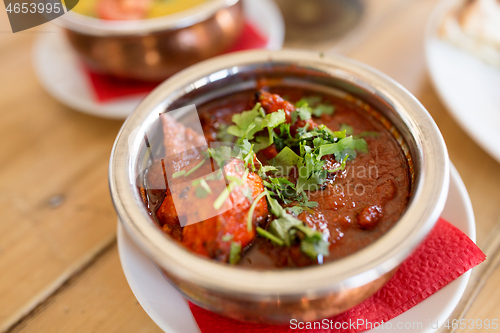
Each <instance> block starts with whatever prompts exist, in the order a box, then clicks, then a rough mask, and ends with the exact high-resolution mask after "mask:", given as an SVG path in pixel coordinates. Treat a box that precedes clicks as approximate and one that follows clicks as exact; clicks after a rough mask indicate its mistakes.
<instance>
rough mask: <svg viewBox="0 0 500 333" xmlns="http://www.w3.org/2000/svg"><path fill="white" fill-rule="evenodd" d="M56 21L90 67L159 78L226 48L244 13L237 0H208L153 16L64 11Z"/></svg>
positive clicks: (147, 78) (132, 76)
mask: <svg viewBox="0 0 500 333" xmlns="http://www.w3.org/2000/svg"><path fill="white" fill-rule="evenodd" d="M56 22H57V23H59V24H60V25H61V26H63V28H64V30H65V32H66V36H67V38H68V40H69V42H70V44H71V46H72V47H73V48H74V49H75V50H76V52H77V53H78V54H79V56H80V57H81V58H82V59H83V61H84V62H85V63H86V64H87V66H89V67H90V68H91V69H92V70H94V71H97V72H100V73H105V74H111V75H114V76H116V77H120V78H128V79H137V80H145V81H163V80H165V79H166V78H168V77H169V76H171V75H172V74H175V73H177V72H178V71H180V70H182V69H184V68H186V67H188V66H190V65H192V64H195V63H197V62H200V61H202V60H205V59H208V58H211V57H213V56H216V55H219V54H221V53H223V52H224V51H227V50H228V49H229V48H230V47H231V46H232V45H233V43H234V42H235V41H236V39H237V38H238V37H239V36H240V33H241V31H242V28H243V24H244V16H243V6H242V2H241V1H240V0H208V1H206V2H205V3H202V4H200V5H198V6H195V7H193V8H191V9H188V10H185V11H182V12H179V13H176V14H172V15H168V16H164V17H159V18H152V19H145V20H137V21H106V20H101V19H96V18H92V17H87V16H83V15H80V14H78V13H75V12H69V13H67V14H66V15H63V16H61V17H60V18H59V19H58V20H57V21H56Z"/></svg>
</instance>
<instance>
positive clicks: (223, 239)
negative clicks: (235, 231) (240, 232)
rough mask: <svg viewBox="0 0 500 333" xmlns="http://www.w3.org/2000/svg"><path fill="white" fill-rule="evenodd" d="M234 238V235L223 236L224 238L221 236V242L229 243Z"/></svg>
mask: <svg viewBox="0 0 500 333" xmlns="http://www.w3.org/2000/svg"><path fill="white" fill-rule="evenodd" d="M233 238H234V235H231V234H225V235H224V236H222V238H221V239H222V241H223V242H229V241H230V240H232V239H233Z"/></svg>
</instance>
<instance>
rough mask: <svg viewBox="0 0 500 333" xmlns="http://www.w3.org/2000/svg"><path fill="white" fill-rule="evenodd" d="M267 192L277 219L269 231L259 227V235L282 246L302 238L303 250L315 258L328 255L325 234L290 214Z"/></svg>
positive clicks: (301, 245)
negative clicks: (297, 231)
mask: <svg viewBox="0 0 500 333" xmlns="http://www.w3.org/2000/svg"><path fill="white" fill-rule="evenodd" d="M267 194H268V195H267V202H268V205H269V208H270V211H271V213H272V214H273V215H274V216H276V219H274V220H272V221H271V224H270V225H269V228H268V230H267V231H266V230H264V229H262V228H257V232H258V233H259V235H261V236H263V237H266V238H268V239H270V240H271V241H273V242H274V243H276V244H278V245H280V246H283V245H286V246H290V245H292V244H293V243H294V242H296V241H299V240H300V248H301V250H302V252H304V253H305V254H306V255H308V256H309V257H311V258H313V259H316V258H317V257H318V255H324V256H328V254H329V252H328V247H329V243H328V242H327V241H326V240H324V239H323V235H322V234H321V233H320V232H319V231H315V230H313V229H311V228H310V227H309V226H307V225H306V224H304V222H302V221H301V220H299V219H297V218H296V217H294V216H293V215H290V214H288V213H287V212H286V210H285V209H284V208H283V207H281V205H280V204H279V203H278V201H277V200H276V199H273V198H272V197H271V195H270V194H269V193H267ZM296 230H299V231H301V232H302V233H303V234H304V236H305V237H304V238H303V239H300V238H298V237H297V233H296Z"/></svg>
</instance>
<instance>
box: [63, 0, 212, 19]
mask: <svg viewBox="0 0 500 333" xmlns="http://www.w3.org/2000/svg"><path fill="white" fill-rule="evenodd" d="M205 1H207V0H85V1H80V2H79V3H78V5H76V6H75V8H74V9H73V11H75V12H76V13H78V14H82V15H85V16H90V17H94V18H99V19H103V20H118V21H121V20H141V19H148V18H155V17H161V16H166V15H171V14H175V13H178V12H181V11H184V10H187V9H190V8H192V7H194V6H197V5H199V4H201V3H203V2H205Z"/></svg>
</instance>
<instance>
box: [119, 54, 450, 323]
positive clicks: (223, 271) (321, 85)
mask: <svg viewBox="0 0 500 333" xmlns="http://www.w3.org/2000/svg"><path fill="white" fill-rule="evenodd" d="M262 79H265V80H267V81H266V82H269V84H277V85H283V86H291V87H302V88H307V89H308V90H311V91H317V92H321V93H325V94H335V95H337V96H350V97H352V98H356V100H357V101H359V102H360V103H366V104H367V105H370V106H372V107H373V109H374V110H377V111H378V113H379V116H380V117H383V118H381V119H384V121H383V123H384V125H386V126H389V127H390V128H391V133H393V135H394V136H395V138H396V139H397V140H398V142H399V143H400V145H401V147H402V149H403V150H404V152H405V153H406V155H407V158H408V156H411V161H412V164H411V165H410V169H411V170H410V172H411V175H412V177H411V178H412V193H411V197H410V201H409V204H408V207H407V208H406V211H405V212H404V214H403V215H402V217H401V218H400V220H399V221H398V222H397V223H396V225H395V226H394V227H393V228H392V229H390V230H389V231H388V232H387V233H386V234H385V235H383V236H382V237H381V238H380V239H378V240H376V241H375V242H373V243H372V244H370V245H368V246H367V247H365V248H364V249H362V250H360V251H358V252H356V253H354V254H351V255H349V256H347V257H344V258H341V259H339V260H335V261H333V262H330V263H328V264H325V265H320V266H312V267H306V268H301V269H281V270H279V269H276V270H255V269H249V268H244V267H238V266H230V265H226V264H222V263H218V262H215V261H213V260H209V259H207V258H204V257H200V256H197V255H195V254H193V253H192V252H190V251H188V250H187V249H186V248H184V247H183V246H181V245H179V244H178V243H177V242H176V241H175V240H173V239H172V238H171V237H169V236H168V235H166V234H165V233H163V232H162V231H161V228H160V227H158V226H157V225H156V224H155V223H153V221H152V219H151V217H150V216H149V215H148V212H147V210H146V207H145V206H144V204H143V202H142V199H141V197H140V195H139V191H138V189H137V185H136V180H137V177H138V175H140V174H141V172H142V171H143V170H145V168H147V167H148V165H149V164H150V160H149V158H148V156H150V151H151V149H152V147H153V148H154V147H155V141H153V140H152V139H154V140H156V141H158V142H160V143H159V144H160V145H161V144H162V143H161V142H162V140H161V139H162V138H156V139H155V138H154V137H152V136H148V139H149V141H148V142H149V143H148V144H147V145H146V144H145V140H144V138H145V133H146V132H147V131H148V133H151V132H149V131H150V129H151V128H152V127H153V126H157V125H158V119H159V117H158V114H159V113H162V112H165V110H167V111H168V110H175V109H178V108H180V107H183V106H186V105H191V104H195V105H201V104H203V103H205V102H207V101H210V100H213V99H215V98H218V97H221V96H228V95H231V94H234V93H237V92H239V91H244V90H247V89H256V87H257V86H258V82H260V80H262ZM360 105H363V104H360ZM179 117H181V116H179ZM381 121H382V120H381ZM187 123H189V122H187ZM156 146H158V145H156ZM153 150H154V149H153ZM109 183H110V190H111V196H112V199H113V202H114V205H115V208H116V210H117V212H118V216H119V218H120V221H121V223H122V224H123V226H124V230H125V231H126V232H127V233H128V235H130V236H131V239H133V240H134V241H135V242H136V243H137V244H138V245H139V246H140V247H141V248H142V249H143V250H144V251H145V253H147V254H148V255H149V256H150V257H151V259H152V260H153V261H154V262H155V263H156V264H157V265H158V266H159V267H160V268H161V269H162V271H163V272H164V273H165V276H166V277H167V279H168V280H169V282H170V283H171V284H172V285H173V286H175V287H176V288H177V289H178V290H179V291H180V292H181V293H182V294H183V295H184V296H186V297H187V298H188V299H189V300H191V301H192V302H194V303H196V304H197V305H199V306H201V307H203V308H205V309H208V310H211V311H214V312H216V313H220V314H222V315H225V316H228V317H231V318H235V319H239V320H245V321H252V322H262V323H273V324H286V323H289V321H290V319H292V318H293V319H297V320H299V321H313V320H317V319H322V318H326V317H330V316H332V315H335V314H338V313H341V312H343V311H345V310H347V309H349V308H351V307H353V306H355V305H357V304H359V303H360V302H362V301H363V300H365V299H366V298H368V297H369V296H371V295H373V294H374V293H375V292H376V291H377V290H379V289H380V288H381V287H382V286H383V285H384V283H385V282H387V281H388V280H389V279H390V278H391V277H392V275H393V274H394V272H395V271H396V269H397V268H398V267H399V265H400V264H401V263H402V262H403V261H404V260H405V259H406V258H407V257H408V256H409V255H410V254H411V252H412V251H413V250H414V249H415V248H416V246H418V245H419V244H420V243H421V241H422V240H423V239H424V237H425V236H426V235H427V234H428V233H429V231H430V230H431V229H432V227H433V226H434V224H435V223H436V221H437V220H438V218H439V216H440V215H441V212H442V210H443V208H444V204H445V202H446V198H447V194H448V186H449V159H448V154H447V150H446V146H445V144H444V140H443V138H442V136H441V134H440V132H439V129H438V127H437V126H436V124H435V123H434V121H433V120H432V118H431V116H430V115H429V114H428V112H427V111H426V110H425V108H424V107H423V106H422V105H421V104H420V103H419V102H418V101H417V100H416V99H415V98H414V97H413V96H412V95H411V94H410V93H409V92H408V91H407V90H405V89H404V88H403V87H401V86H400V85H399V84H397V83H396V82H394V81H393V80H391V79H390V78H388V77H387V76H385V75H384V74H382V73H380V72H378V71H376V70H374V69H372V68H370V67H368V66H365V65H363V64H361V63H358V62H355V61H352V60H349V59H346V58H342V57H325V56H323V55H321V54H315V53H309V52H303V51H291V50H282V51H264V50H261V51H246V52H238V53H232V54H228V55H224V56H220V57H216V58H214V59H210V60H207V61H204V62H202V63H200V64H197V65H194V66H192V67H190V68H188V69H186V70H184V71H182V72H180V73H178V74H176V75H175V76H173V77H172V78H170V79H169V80H167V81H165V82H164V83H163V84H161V85H160V86H159V87H158V88H156V90H154V91H153V92H152V93H151V94H150V95H149V96H148V97H147V98H146V99H145V100H144V101H143V102H142V103H141V104H140V105H139V107H138V108H137V110H136V111H135V112H134V113H133V114H132V115H131V116H130V117H129V118H128V119H127V121H126V122H125V124H124V125H123V127H122V129H121V131H120V133H119V134H118V137H117V139H116V142H115V146H114V148H113V151H112V154H111V160H110V169H109Z"/></svg>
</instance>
